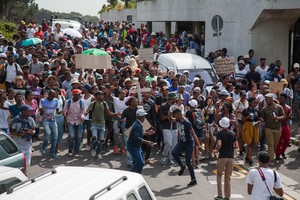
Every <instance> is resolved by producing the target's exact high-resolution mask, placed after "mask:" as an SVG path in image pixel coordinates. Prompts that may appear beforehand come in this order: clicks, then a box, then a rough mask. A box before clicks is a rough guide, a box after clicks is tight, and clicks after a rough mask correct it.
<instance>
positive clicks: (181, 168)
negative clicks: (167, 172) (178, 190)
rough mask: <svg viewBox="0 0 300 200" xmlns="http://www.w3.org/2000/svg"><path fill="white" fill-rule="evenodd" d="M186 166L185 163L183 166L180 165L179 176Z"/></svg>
mask: <svg viewBox="0 0 300 200" xmlns="http://www.w3.org/2000/svg"><path fill="white" fill-rule="evenodd" d="M185 168H186V166H185V165H183V166H182V167H180V170H179V172H178V176H181V175H182V174H183V172H184V170H185Z"/></svg>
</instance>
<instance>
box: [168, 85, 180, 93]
mask: <svg viewBox="0 0 300 200" xmlns="http://www.w3.org/2000/svg"><path fill="white" fill-rule="evenodd" d="M169 91H170V92H177V91H178V87H177V88H174V87H173V86H171V87H169Z"/></svg>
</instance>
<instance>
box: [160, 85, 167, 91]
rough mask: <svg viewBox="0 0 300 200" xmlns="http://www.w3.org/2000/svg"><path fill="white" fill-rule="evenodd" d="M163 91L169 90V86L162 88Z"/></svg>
mask: <svg viewBox="0 0 300 200" xmlns="http://www.w3.org/2000/svg"><path fill="white" fill-rule="evenodd" d="M161 89H162V90H169V88H168V86H166V85H164V86H163V87H162V88H161Z"/></svg>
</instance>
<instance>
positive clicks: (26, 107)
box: [21, 105, 33, 111]
mask: <svg viewBox="0 0 300 200" xmlns="http://www.w3.org/2000/svg"><path fill="white" fill-rule="evenodd" d="M24 110H33V109H32V108H31V107H30V106H28V105H24V106H22V107H21V111H24Z"/></svg>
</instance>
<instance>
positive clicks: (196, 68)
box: [157, 53, 218, 91]
mask: <svg viewBox="0 0 300 200" xmlns="http://www.w3.org/2000/svg"><path fill="white" fill-rule="evenodd" d="M157 61H158V63H159V67H158V68H159V69H160V70H162V71H163V73H165V74H166V73H167V72H168V71H169V70H171V69H172V70H173V71H174V72H175V74H177V73H183V71H184V70H188V71H189V72H190V73H189V79H191V80H193V79H194V78H195V76H196V75H197V74H200V76H201V78H202V79H203V80H204V83H205V85H206V89H208V91H210V90H211V88H212V87H213V86H214V84H215V82H216V81H217V80H218V76H217V74H216V71H215V69H214V68H213V66H212V65H211V64H210V63H209V62H208V61H207V60H206V59H204V58H202V57H201V56H198V55H194V54H189V53H166V54H161V55H160V56H159V57H158V60H157Z"/></svg>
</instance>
